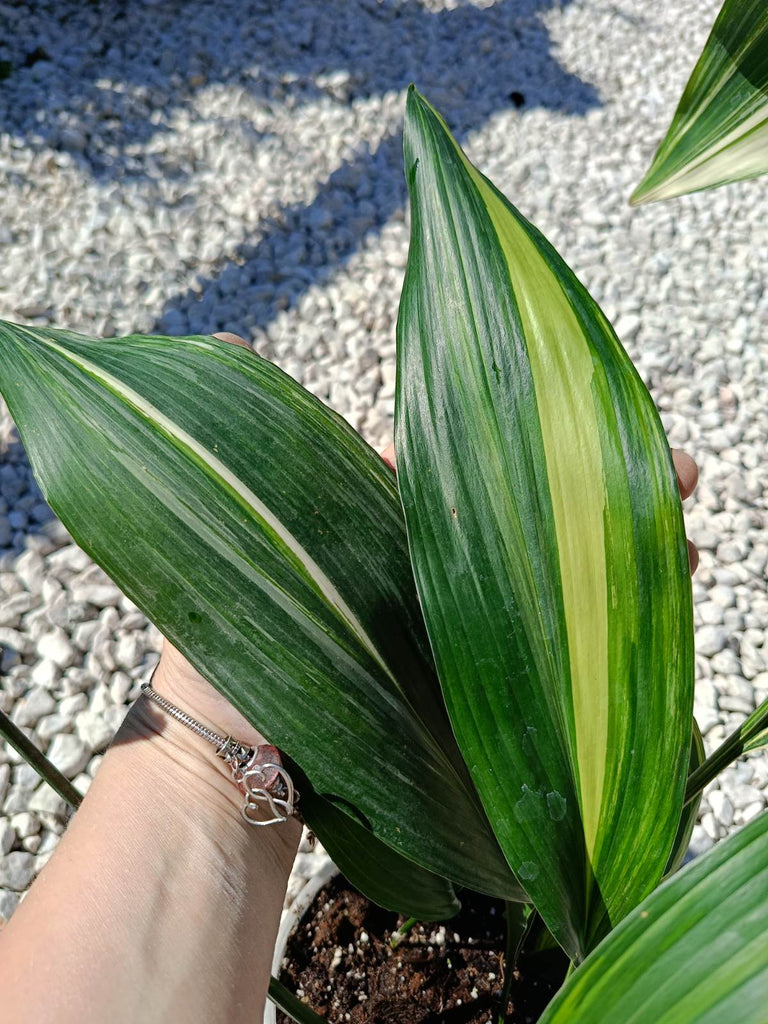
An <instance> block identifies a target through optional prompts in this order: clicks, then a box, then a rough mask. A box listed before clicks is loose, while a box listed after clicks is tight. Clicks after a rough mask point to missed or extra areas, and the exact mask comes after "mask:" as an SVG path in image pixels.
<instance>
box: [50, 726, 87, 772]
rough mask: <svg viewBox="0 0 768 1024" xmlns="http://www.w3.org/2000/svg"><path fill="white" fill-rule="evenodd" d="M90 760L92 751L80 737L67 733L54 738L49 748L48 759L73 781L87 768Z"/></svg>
mask: <svg viewBox="0 0 768 1024" xmlns="http://www.w3.org/2000/svg"><path fill="white" fill-rule="evenodd" d="M89 758H90V751H89V750H88V748H87V747H86V745H85V744H84V743H83V741H82V740H81V739H80V737H79V736H70V735H68V734H66V733H64V734H60V735H59V736H54V738H53V740H52V741H51V745H50V747H49V748H48V759H49V760H50V761H51V762H52V763H53V764H54V765H55V766H56V767H57V768H58V769H59V771H60V772H61V773H62V774H63V775H66V777H67V778H68V779H72V778H74V777H75V775H77V774H78V773H79V772H81V771H82V770H83V768H85V766H86V765H87V764H88V760H89Z"/></svg>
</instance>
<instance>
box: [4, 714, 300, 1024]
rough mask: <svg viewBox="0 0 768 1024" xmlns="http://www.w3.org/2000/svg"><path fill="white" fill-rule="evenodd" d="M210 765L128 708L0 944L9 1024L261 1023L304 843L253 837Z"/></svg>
mask: <svg viewBox="0 0 768 1024" xmlns="http://www.w3.org/2000/svg"><path fill="white" fill-rule="evenodd" d="M210 724H213V725H215V724H218V723H213V722H211V723H210ZM225 727H226V725H225ZM232 731H233V732H234V729H233V730H232ZM239 738H240V737H239ZM242 738H243V739H245V740H247V741H248V742H252V739H251V738H250V737H249V736H248V735H245V736H242ZM211 750H212V748H210V750H209V749H207V748H206V745H205V744H204V743H203V742H202V741H200V739H199V738H198V737H196V736H194V735H193V734H191V733H189V732H188V730H186V729H185V728H184V727H183V726H182V725H180V724H178V723H176V722H174V721H172V720H170V719H167V718H165V717H164V716H162V713H161V712H158V711H156V710H154V709H153V708H149V707H147V702H146V701H145V700H144V699H142V700H140V701H139V702H138V705H137V706H136V707H135V708H134V709H132V711H131V712H130V715H129V719H128V720H127V721H126V724H125V725H124V727H123V729H121V732H120V734H119V736H118V739H117V741H116V743H115V744H114V745H113V747H112V748H111V749H110V750H109V752H108V753H107V755H106V757H105V758H104V762H103V764H102V766H101V768H100V770H99V773H98V775H97V777H96V779H95V781H94V783H93V785H92V787H91V790H90V791H89V793H88V795H87V797H86V798H85V800H84V802H83V804H82V806H81V808H80V810H79V811H78V812H77V814H76V815H75V817H74V819H73V821H72V824H71V825H70V827H69V829H68V831H67V834H66V835H65V837H64V839H63V840H62V842H61V844H60V848H59V849H58V850H57V852H56V854H55V856H54V857H53V858H52V859H51V862H50V863H49V864H48V866H47V867H46V868H45V869H44V871H43V872H42V874H41V876H40V878H39V879H38V881H37V882H36V883H35V885H34V886H33V889H32V890H31V892H30V893H29V895H28V897H27V898H26V899H25V901H24V902H23V904H22V906H21V907H20V908H19V910H18V911H17V913H16V914H15V915H14V918H13V920H12V922H11V924H10V925H9V927H8V928H7V929H6V931H5V932H4V933H3V935H2V937H1V938H0V991H2V993H3V1008H4V1013H6V1014H7V1015H8V1017H9V1019H11V1018H12V1017H13V1016H14V1015H16V1019H30V1020H35V1021H39V1022H41V1024H42V1022H46V1021H56V1024H63V1022H66V1021H77V1022H78V1024H80V1022H89V1021H107V1020H108V1021H110V1024H118V1022H122V1021H126V1022H128V1021H130V1022H135V1021H137V1020H141V1021H142V1022H152V1021H163V1022H166V1021H178V1020H185V1021H190V1022H194V1021H203V1020H205V1021H214V1022H216V1021H224V1020H226V1021H227V1022H228V1024H229V1022H238V1021H243V1022H245V1021H247V1022H248V1024H253V1022H254V1021H258V1020H260V1014H261V1012H262V1011H263V1006H264V1000H265V997H266V989H267V983H268V976H269V965H270V961H271V956H272V949H273V947H274V941H275V936H276V932H277V927H278V923H279V917H280V910H281V907H282V902H283V897H284V893H285V886H286V882H287V878H288V873H289V871H290V867H291V863H292V860H293V856H294V853H295V850H296V846H297V844H298V838H299V831H300V830H299V827H298V825H297V824H296V823H295V822H293V821H291V822H287V823H285V824H281V825H276V826H270V827H267V828H256V827H252V826H249V825H247V824H246V823H245V822H244V821H243V820H242V818H241V816H240V806H241V802H242V798H241V796H240V794H239V791H238V789H237V788H236V786H235V785H234V783H233V782H232V781H231V779H230V778H228V777H227V775H226V774H225V770H224V766H223V765H221V764H220V763H219V764H216V762H215V759H214V756H213V755H212V753H211ZM30 979H34V982H33V984H32V985H30Z"/></svg>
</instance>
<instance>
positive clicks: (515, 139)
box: [0, 0, 768, 918]
mask: <svg viewBox="0 0 768 1024" xmlns="http://www.w3.org/2000/svg"><path fill="white" fill-rule="evenodd" d="M718 6H719V3H718V0H706V2H704V3H700V2H693V0H671V2H670V3H669V4H664V5H658V4H657V5H654V7H653V10H652V11H651V10H650V8H649V7H648V5H646V4H642V3H639V2H637V0H623V2H619V3H617V4H595V3H589V2H586V0H585V2H581V3H579V2H573V3H569V4H565V5H563V6H559V5H550V3H548V2H545V0H498V2H497V3H492V2H487V0H477V2H474V3H471V2H466V3H464V2H457V0H446V2H439V0H422V2H417V0H384V2H381V3H379V2H376V0H359V2H357V3H353V2H351V0H325V2H324V3H323V4H316V3H313V2H311V0H283V2H282V3H281V4H279V5H276V4H271V3H269V2H268V0H237V2H235V0H220V2H219V3H218V4H216V5H213V4H207V3H202V2H199V0H185V3H183V4H174V5H165V4H162V3H158V2H157V0H153V2H149V0H145V2H144V3H143V4H142V3H140V2H138V0H137V2H135V3H133V4H130V5H123V4H118V3H116V2H109V0H102V2H101V3H99V4H93V5H89V4H83V3H82V2H80V0H78V2H74V0H56V2H55V3H54V2H48V3H45V2H40V3H35V4H34V5H33V4H29V5H27V6H25V5H23V4H18V5H9V4H2V5H0V23H4V28H5V31H3V32H0V40H4V42H0V60H8V61H10V62H12V64H13V65H14V67H13V70H12V73H11V74H10V77H9V78H8V79H7V80H6V81H4V82H3V83H2V86H1V87H0V124H1V125H2V129H3V134H2V135H0V176H1V177H2V189H0V243H1V244H2V251H3V259H2V261H1V262H0V316H2V317H5V318H9V319H15V320H20V321H25V322H30V323H34V324H49V323H50V324H57V325H61V326H68V327H71V328H73V329H75V330H81V331H85V332H88V333H93V334H114V333H117V334H120V333H128V332H131V331H138V332H146V331H151V330H162V331H166V332H168V333H176V334H180V333H186V332H190V331H199V332H208V331H214V330H231V331H236V332H239V333H241V334H243V335H245V336H246V337H247V338H249V339H251V340H252V341H253V343H254V345H255V347H256V349H257V350H258V351H259V352H260V353H262V354H263V355H266V356H268V357H269V358H272V359H274V360H276V361H277V362H278V363H280V364H281V365H282V366H283V367H284V368H285V369H286V370H288V372H290V373H292V374H293V375H294V376H295V377H297V378H298V379H299V380H301V381H302V382H303V383H304V384H305V385H306V386H307V387H308V388H310V389H311V390H312V391H314V392H315V393H316V394H318V395H319V396H320V397H322V398H323V399H325V400H326V401H329V402H330V404H331V405H332V406H333V407H335V408H336V409H338V410H339V411H340V412H342V413H343V414H344V415H345V416H346V417H347V418H348V419H349V420H350V422H351V423H352V424H353V425H354V426H355V427H357V428H358V429H360V430H361V431H362V433H363V434H364V435H365V436H366V437H367V438H369V439H370V440H371V441H372V442H374V443H377V444H383V443H384V442H386V441H387V440H388V439H389V438H390V437H391V434H392V411H393V398H394V351H395V342H394V320H395V316H396V311H397V302H398V296H399V290H400V285H401V281H402V275H403V268H404V265H405V258H406V251H407V241H408V236H407V225H406V219H405V215H404V202H403V200H404V185H403V180H402V170H401V156H400V142H399V136H398V132H399V126H400V123H401V117H402V111H403V105H404V95H405V87H406V86H407V84H408V82H409V81H410V80H412V79H413V80H415V81H416V82H417V83H418V85H419V86H420V88H421V89H422V90H423V91H424V92H425V94H426V95H427V96H428V97H429V98H430V99H432V101H433V102H434V103H435V104H436V105H437V106H438V107H440V108H441V109H442V110H443V111H444V112H445V114H446V116H447V117H448V120H449V122H450V123H451V125H452V126H453V127H454V128H455V129H456V130H457V132H458V133H459V136H460V138H461V139H462V140H463V142H464V143H465V144H466V146H467V148H468V150H469V153H470V155H471V157H472V158H473V159H474V160H475V161H476V162H477V163H478V164H479V165H480V166H481V167H482V168H483V170H485V171H486V172H487V173H488V174H489V175H490V176H491V177H492V178H493V179H494V180H495V181H496V182H497V183H498V184H499V185H500V186H501V188H503V189H504V190H505V191H506V193H507V194H508V195H509V196H510V197H511V198H512V199H513V201H515V202H516V203H517V204H518V205H519V207H520V209H521V210H522V211H523V212H524V213H525V214H526V215H528V216H529V217H530V218H531V219H532V220H533V221H534V222H535V223H536V224H538V225H539V226H540V227H541V228H542V230H543V231H544V232H545V233H546V234H547V235H548V236H549V237H550V238H551V240H552V241H553V242H554V244H555V245H556V246H557V247H558V248H559V249H560V251H561V252H562V253H563V254H564V255H565V257H566V258H567V260H568V261H569V262H570V264H571V265H572V266H573V267H574V269H575V270H576V271H577V272H578V273H579V274H580V276H581V277H582V279H583V280H584V281H585V283H586V284H587V285H588V287H589V288H590V289H591V290H592V292H593V294H594V295H595V297H596V298H597V299H598V301H599V302H600V303H601V304H602V306H603V308H604V310H605V312H606V313H607V314H608V316H609V317H610V318H611V319H612V320H613V322H614V323H615V324H616V326H617V329H618V332H619V334H620V335H621V337H622V338H623V340H624V342H625V343H626V345H627V346H628V348H629V350H630V352H631V354H632V356H633V358H634V359H635V361H636V363H637V365H638V367H639V369H640V371H641V373H642V374H643V376H644V378H645V380H646V381H647V382H648V384H649V386H650V387H651V390H652V392H653V395H654V397H655V399H656V401H657V403H658V405H659V408H660V409H661V411H662V415H663V418H664V422H665V425H666V427H667V430H668V432H669V436H670V439H671V441H672V443H673V444H674V445H677V446H684V447H686V448H688V450H690V451H691V452H692V453H693V454H694V455H695V456H696V458H697V459H698V461H699V465H700V467H701V484H700V486H699V489H698V492H697V496H696V498H695V500H692V501H689V502H688V503H687V506H688V507H687V509H686V515H687V521H688V531H689V534H690V536H691V537H692V539H693V540H694V541H695V542H696V543H697V544H698V545H699V548H700V550H701V567H700V569H699V571H698V573H697V575H696V579H695V584H694V595H695V601H696V624H697V650H698V655H697V674H698V684H697V697H696V712H697V717H698V720H699V722H700V724H701V727H702V730H703V731H704V733H705V740H706V744H707V747H708V748H709V749H711V748H712V747H714V746H715V745H716V744H718V743H719V742H720V741H721V740H722V739H723V738H724V737H725V735H726V734H727V733H728V732H730V731H731V730H732V729H733V728H734V727H735V726H737V725H738V724H739V723H740V722H741V721H742V720H743V718H744V716H745V714H747V713H748V712H749V711H750V710H751V709H752V708H754V706H755V704H756V702H759V701H761V700H763V699H764V698H765V697H766V696H767V695H768V645H767V644H766V630H767V629H768V594H767V592H766V582H765V570H766V560H767V559H768V532H767V530H766V525H767V524H766V469H765V466H766V464H767V463H768V441H766V438H768V403H766V400H765V398H766V383H765V382H766V371H767V369H768V367H766V358H767V357H766V347H765V343H764V341H763V329H764V325H765V324H766V321H767V318H768V296H767V295H766V293H765V291H764V287H763V269H762V268H763V267H765V265H766V261H767V259H768V229H766V226H765V224H764V223H763V221H761V219H760V218H759V217H755V210H759V209H761V208H763V207H764V206H765V203H766V199H767V198H768V185H767V184H766V182H757V183H745V184H742V185H738V186H732V187H729V188H726V189H721V190H719V191H716V192H713V193H709V194H703V195H699V196H693V197H689V198H685V199H682V200H679V201H677V202H673V203H670V204H668V205H659V206H652V207H649V208H643V209H640V210H636V211H632V210H630V209H629V207H628V206H627V203H626V199H627V196H628V195H629V193H630V191H631V189H632V187H633V186H634V185H635V184H636V183H637V181H638V180H639V179H640V176H641V174H642V172H643V171H644V170H645V168H646V166H647V163H648V160H649V159H650V156H651V154H652V152H653V149H654V146H655V144H656V142H657V141H658V139H659V138H660V136H661V135H662V134H663V131H664V129H665V127H666V125H667V123H668V121H669V118H670V116H671V113H672V110H673V108H674V105H675V103H676V101H677V98H678V96H679V93H680V91H681V89H682V86H683V84H684V82H685V80H686V78H687V75H688V73H689V71H690V68H691V66H692V63H693V60H694V58H695V55H696V54H697V53H698V51H699V49H700V47H701V45H702V44H703V42H704V39H705V37H706V35H707V32H708V30H709V27H710V25H711V23H712V21H713V19H714V17H715V14H716V11H717V8H718ZM0 453H1V456H0V651H1V652H2V654H1V657H0V670H1V671H2V689H1V690H0V707H2V708H4V709H5V710H6V711H9V712H12V714H13V717H14V718H15V720H16V721H17V722H18V723H19V724H21V725H23V726H24V727H25V728H27V729H28V730H30V732H31V734H32V735H33V736H34V737H35V738H36V739H37V740H38V742H39V743H40V745H41V746H42V747H43V748H44V749H47V750H48V752H49V753H50V754H51V755H52V756H54V758H55V759H56V760H57V762H58V763H59V764H60V766H61V767H62V769H63V770H64V771H65V772H66V773H67V774H68V775H70V776H74V781H75V784H76V785H78V786H80V787H81V788H83V789H84V788H85V787H86V786H87V784H88V782H89V780H90V778H92V776H93V773H94V772H95V771H96V769H97V767H98V764H99V762H100V756H99V755H100V752H102V751H103V749H104V746H105V745H106V743H107V741H108V738H109V736H110V735H111V734H112V733H113V732H114V730H115V728H116V727H117V726H118V724H119V722H120V720H121V718H122V716H123V715H124V713H125V710H126V708H127V706H128V704H129V703H130V701H131V700H133V699H134V698H135V696H136V695H137V692H138V686H139V683H140V681H141V680H143V679H144V678H146V677H147V675H148V674H149V672H150V671H151V668H152V666H153V664H154V662H155V660H156V657H157V651H158V649H159V636H158V634H157V632H156V631H155V630H154V629H153V628H152V627H151V626H149V625H147V623H146V621H145V620H144V618H143V617H142V616H141V614H140V613H138V612H137V610H136V608H135V607H134V606H133V605H132V604H131V603H130V602H129V601H127V600H126V599H125V598H124V597H122V596H121V595H120V593H119V591H118V590H117V589H116V588H115V587H114V586H113V585H112V584H111V583H110V581H109V580H108V579H106V577H104V575H103V574H102V573H101V572H100V570H98V569H97V568H96V567H94V566H93V565H91V564H90V562H89V560H88V558H87V557H86V556H85V555H84V554H83V553H82V552H81V551H80V550H78V549H77V548H76V547H75V546H74V545H72V544H71V542H70V539H69V538H68V536H67V534H66V532H65V531H64V530H63V529H62V527H61V525H60V524H59V523H57V522H56V521H55V520H54V519H53V518H52V517H51V514H50V511H49V510H48V508H47V507H46V505H45V503H44V502H43V501H42V499H41V496H40V494H39V492H38V490H37V488H36V487H35V485H34V483H33V481H32V479H31V476H30V473H29V469H28V466H27V463H26V460H25V457H24V454H23V451H22V449H21V447H20V445H19V444H18V441H17V439H16V438H15V436H14V433H13V430H12V425H11V423H10V421H9V420H8V418H7V415H6V414H5V412H4V411H3V418H2V422H1V424H0ZM767 786H768V756H766V755H765V754H760V755H756V756H752V757H751V758H749V759H748V760H744V761H742V762H740V763H739V764H738V765H736V766H735V767H733V768H731V769H729V770H728V771H727V772H725V773H724V774H723V775H722V777H721V779H720V780H719V783H717V784H716V785H715V786H714V787H713V788H712V789H711V791H710V792H709V793H708V794H707V796H706V798H705V800H704V802H703V804H702V817H701V821H700V824H699V825H698V826H697V828H696V830H695V833H694V837H693V847H692V848H693V850H694V851H695V852H699V851H702V850H704V849H706V848H707V847H708V846H710V845H711V844H712V843H713V842H714V841H715V840H717V839H718V838H721V837H722V836H724V835H725V834H726V833H727V832H729V831H731V830H733V829H737V828H739V827H740V826H741V825H743V824H744V823H745V822H747V821H749V820H750V819H751V818H753V817H754V816H755V815H756V814H758V813H759V812H760V811H761V810H762V809H763V807H764V806H765V801H766V787H767ZM65 820H66V817H65V809H64V806H63V804H62V801H61V800H60V799H59V798H58V797H57V796H56V794H55V793H53V792H52V791H51V790H49V789H48V788H47V787H46V786H44V785H40V784H39V780H38V779H37V777H36V776H35V775H34V773H33V772H31V770H30V769H28V768H27V767H26V766H25V765H23V764H20V763H19V760H18V758H17V757H16V755H15V754H14V753H13V752H11V751H9V750H5V751H3V750H0V853H1V854H2V856H0V918H6V917H8V916H10V914H11V913H12V912H13V910H14V908H15V906H16V905H17V903H18V899H19V895H20V893H23V891H24V890H25V889H26V887H27V885H28V884H29V881H30V879H31V878H32V877H33V876H34V874H35V873H36V872H37V871H39V870H40V868H41V867H42V865H43V864H44V863H45V862H46V860H47V859H48V857H50V854H51V852H52V850H53V849H54V848H55V845H56V842H57V840H58V836H59V835H60V834H61V832H62V831H63V829H64V827H65ZM313 858H314V855H313V854H310V853H309V852H308V850H307V849H306V848H304V850H303V852H302V854H301V855H300V857H299V859H298V862H297V875H296V876H295V878H294V880H293V882H292V890H293V889H295V886H296V885H297V884H298V879H299V876H300V875H306V874H308V873H309V872H310V871H311V870H312V865H313V863H315V860H314V859H313Z"/></svg>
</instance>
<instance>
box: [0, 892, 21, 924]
mask: <svg viewBox="0 0 768 1024" xmlns="http://www.w3.org/2000/svg"><path fill="white" fill-rule="evenodd" d="M18 905H19V894H18V893H17V892H11V891H10V890H8V889H0V921H5V922H8V921H10V919H11V917H12V916H13V912H14V911H15V910H16V908H17V907H18Z"/></svg>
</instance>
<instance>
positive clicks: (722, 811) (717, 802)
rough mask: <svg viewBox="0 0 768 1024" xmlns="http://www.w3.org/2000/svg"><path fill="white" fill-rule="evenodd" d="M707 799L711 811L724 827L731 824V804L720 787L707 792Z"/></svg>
mask: <svg viewBox="0 0 768 1024" xmlns="http://www.w3.org/2000/svg"><path fill="white" fill-rule="evenodd" d="M707 801H708V803H709V806H710V807H711V808H712V813H713V814H714V816H715V817H716V818H717V820H718V821H719V822H720V824H721V825H725V826H726V828H727V827H728V826H730V825H732V824H733V813H734V812H733V804H732V803H731V801H730V800H729V799H728V797H727V796H726V795H725V793H723V792H722V790H720V789H713V790H712V792H711V793H708V794H707Z"/></svg>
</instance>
